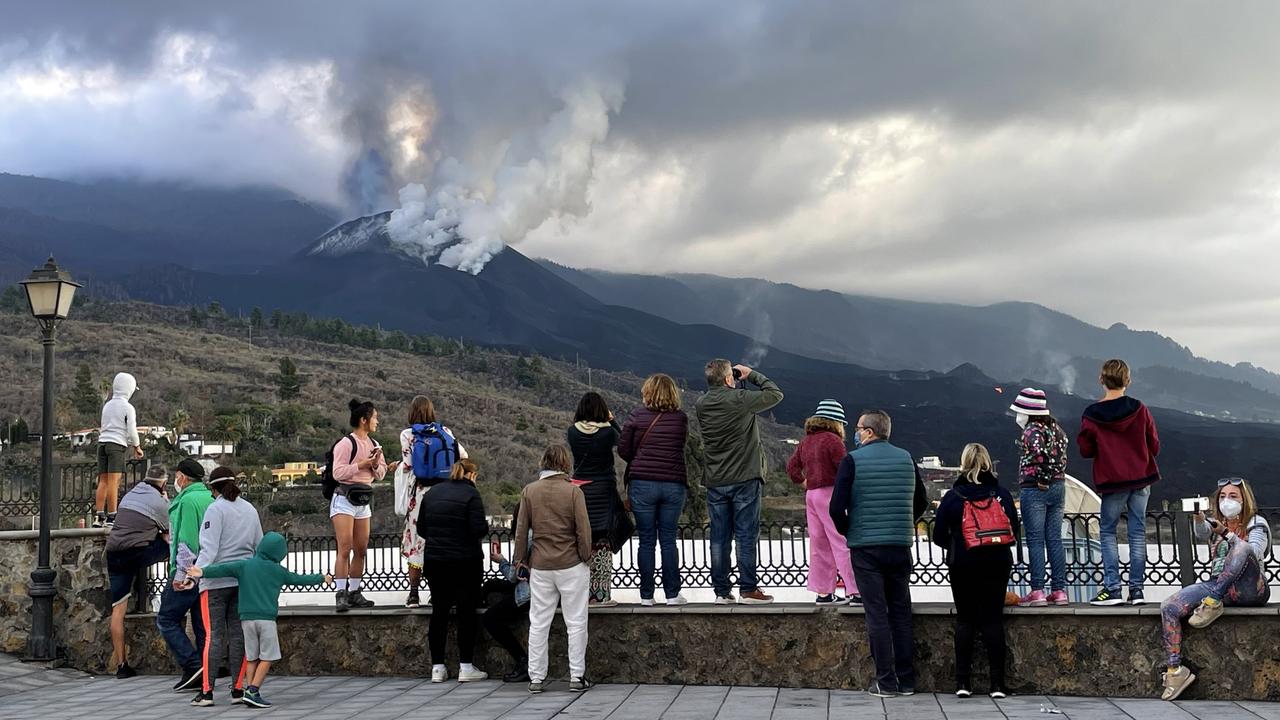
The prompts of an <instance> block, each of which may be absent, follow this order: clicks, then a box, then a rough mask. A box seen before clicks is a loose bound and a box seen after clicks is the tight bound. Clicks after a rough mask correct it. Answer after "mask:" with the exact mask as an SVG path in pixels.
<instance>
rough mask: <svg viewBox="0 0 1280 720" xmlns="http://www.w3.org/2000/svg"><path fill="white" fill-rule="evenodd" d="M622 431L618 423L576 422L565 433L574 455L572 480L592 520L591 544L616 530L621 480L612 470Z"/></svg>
mask: <svg viewBox="0 0 1280 720" xmlns="http://www.w3.org/2000/svg"><path fill="white" fill-rule="evenodd" d="M621 436H622V428H620V427H618V423H617V421H616V420H610V421H609V422H608V423H597V422H577V423H574V424H573V425H570V426H569V429H568V430H567V431H566V432H565V439H566V440H568V443H569V449H570V450H571V451H573V472H572V473H571V475H570V476H571V477H572V479H574V480H577V481H587V482H585V483H582V484H580V487H581V488H582V495H583V497H584V498H586V501H587V515H589V516H590V517H591V537H592V542H596V543H599V542H603V541H604V540H605V539H606V538H608V536H609V531H610V530H611V529H612V528H613V510H614V504H615V503H620V502H621V499H620V498H618V486H617V479H618V476H617V474H616V473H615V472H614V470H613V462H614V454H613V449H614V448H615V447H617V446H618V438H619V437H621Z"/></svg>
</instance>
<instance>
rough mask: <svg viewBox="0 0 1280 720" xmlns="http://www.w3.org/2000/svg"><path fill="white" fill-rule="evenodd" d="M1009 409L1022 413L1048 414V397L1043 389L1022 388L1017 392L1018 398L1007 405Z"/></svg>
mask: <svg viewBox="0 0 1280 720" xmlns="http://www.w3.org/2000/svg"><path fill="white" fill-rule="evenodd" d="M1009 410H1011V411H1013V412H1015V413H1022V414H1023V415H1048V414H1049V398H1048V397H1047V396H1046V395H1045V394H1044V391H1043V390H1037V389H1035V388H1023V389H1022V392H1019V393H1018V399H1017V400H1014V401H1013V404H1012V405H1010V406H1009Z"/></svg>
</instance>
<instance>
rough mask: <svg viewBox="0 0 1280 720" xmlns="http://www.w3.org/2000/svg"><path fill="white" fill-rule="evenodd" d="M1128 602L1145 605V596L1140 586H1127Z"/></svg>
mask: <svg viewBox="0 0 1280 720" xmlns="http://www.w3.org/2000/svg"><path fill="white" fill-rule="evenodd" d="M1129 604H1130V605H1146V604H1147V597H1146V596H1145V595H1143V594H1142V588H1129Z"/></svg>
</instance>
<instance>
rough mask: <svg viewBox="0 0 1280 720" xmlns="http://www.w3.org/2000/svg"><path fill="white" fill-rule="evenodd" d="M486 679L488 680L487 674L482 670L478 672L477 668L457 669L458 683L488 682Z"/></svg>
mask: <svg viewBox="0 0 1280 720" xmlns="http://www.w3.org/2000/svg"><path fill="white" fill-rule="evenodd" d="M488 679H489V673H487V672H485V671H483V670H480V669H479V668H474V667H473V668H469V669H465V670H464V669H462V668H459V669H458V682H460V683H464V682H477V681H479V680H488Z"/></svg>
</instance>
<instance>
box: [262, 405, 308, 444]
mask: <svg viewBox="0 0 1280 720" xmlns="http://www.w3.org/2000/svg"><path fill="white" fill-rule="evenodd" d="M306 423H307V412H306V410H303V409H302V406H300V405H298V404H296V403H286V404H284V405H281V406H280V409H279V410H278V411H276V418H275V422H274V423H273V424H272V425H271V429H272V431H273V434H274V435H276V437H279V438H281V439H282V440H286V441H288V442H293V441H294V440H296V439H297V437H298V434H299V433H301V432H302V430H303V428H304V427H305V426H306Z"/></svg>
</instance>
